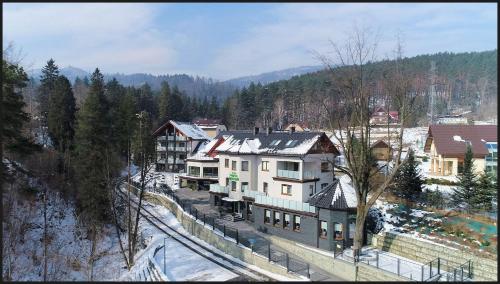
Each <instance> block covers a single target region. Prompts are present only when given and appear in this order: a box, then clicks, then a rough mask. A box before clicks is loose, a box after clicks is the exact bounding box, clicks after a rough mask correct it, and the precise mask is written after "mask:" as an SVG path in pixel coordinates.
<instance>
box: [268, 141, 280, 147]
mask: <svg viewBox="0 0 500 284" xmlns="http://www.w3.org/2000/svg"><path fill="white" fill-rule="evenodd" d="M280 142H281V140H273V142H271V144H269V146H278V145H279V144H280Z"/></svg>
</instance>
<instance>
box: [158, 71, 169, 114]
mask: <svg viewBox="0 0 500 284" xmlns="http://www.w3.org/2000/svg"><path fill="white" fill-rule="evenodd" d="M169 100H170V86H169V85H168V83H167V81H163V82H162V83H161V89H160V98H159V103H158V109H159V115H160V117H159V120H160V123H165V122H167V120H168V119H169V116H170V114H171V109H170V104H169Z"/></svg>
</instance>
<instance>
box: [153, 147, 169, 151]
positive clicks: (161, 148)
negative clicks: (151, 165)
mask: <svg viewBox="0 0 500 284" xmlns="http://www.w3.org/2000/svg"><path fill="white" fill-rule="evenodd" d="M166 150H167V147H162V146H156V151H159V152H164V151H166Z"/></svg>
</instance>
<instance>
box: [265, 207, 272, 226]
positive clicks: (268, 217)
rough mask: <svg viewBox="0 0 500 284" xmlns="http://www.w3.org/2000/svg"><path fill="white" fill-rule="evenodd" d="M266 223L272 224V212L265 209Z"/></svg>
mask: <svg viewBox="0 0 500 284" xmlns="http://www.w3.org/2000/svg"><path fill="white" fill-rule="evenodd" d="M264 223H266V224H269V223H271V211H270V210H267V209H264Z"/></svg>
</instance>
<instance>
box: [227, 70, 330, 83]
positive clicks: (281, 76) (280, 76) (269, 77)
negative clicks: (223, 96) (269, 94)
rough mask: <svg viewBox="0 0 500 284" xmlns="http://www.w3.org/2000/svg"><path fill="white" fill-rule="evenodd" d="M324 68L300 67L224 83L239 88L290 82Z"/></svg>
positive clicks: (239, 78)
mask: <svg viewBox="0 0 500 284" xmlns="http://www.w3.org/2000/svg"><path fill="white" fill-rule="evenodd" d="M324 68H325V67H324V66H300V67H294V68H288V69H283V70H278V71H272V72H266V73H262V74H259V75H252V76H244V77H238V78H234V79H229V80H226V81H224V82H226V83H229V84H231V85H234V86H237V87H238V88H243V87H248V85H250V83H255V84H257V83H261V84H262V85H266V84H269V83H272V82H277V81H281V80H288V79H290V78H292V77H294V76H299V75H303V74H307V73H313V72H316V71H319V70H322V69H324Z"/></svg>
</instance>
